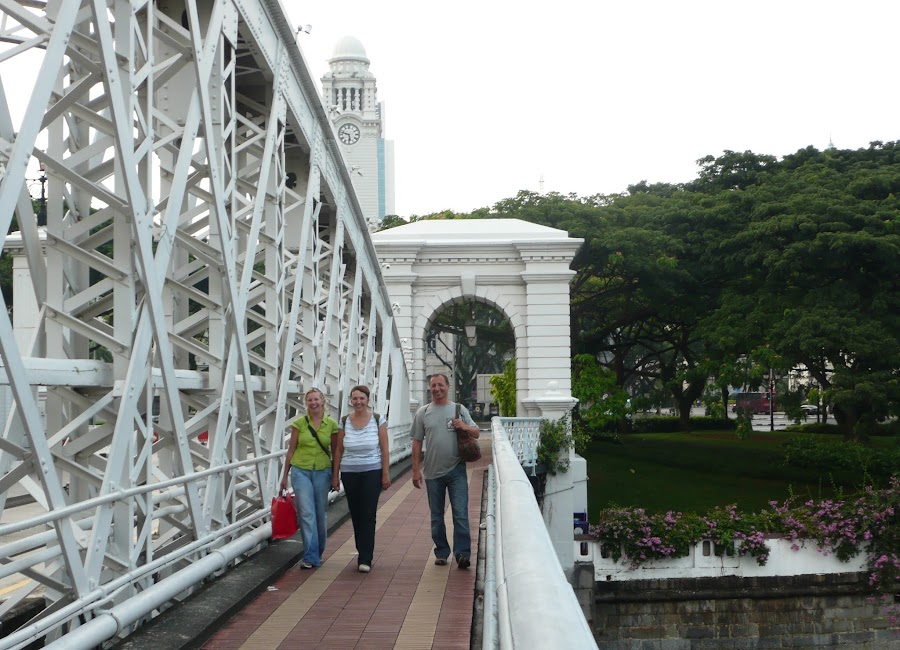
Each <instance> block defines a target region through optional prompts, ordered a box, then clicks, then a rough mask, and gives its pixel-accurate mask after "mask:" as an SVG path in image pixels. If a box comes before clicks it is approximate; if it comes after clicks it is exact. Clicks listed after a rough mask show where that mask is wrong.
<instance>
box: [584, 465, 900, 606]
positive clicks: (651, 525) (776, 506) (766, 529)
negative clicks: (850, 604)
mask: <svg viewBox="0 0 900 650" xmlns="http://www.w3.org/2000/svg"><path fill="white" fill-rule="evenodd" d="M769 505H770V507H769V508H767V509H764V510H763V511H761V512H759V513H742V512H739V511H738V509H737V507H736V506H734V505H730V506H725V507H719V508H714V509H713V510H710V511H709V512H708V513H706V514H705V515H702V516H701V515H696V514H692V513H681V512H671V511H670V512H667V513H665V514H647V513H646V512H645V511H644V510H643V509H641V508H610V509H607V510H603V511H601V512H600V516H599V518H598V521H597V523H595V524H593V525H592V526H591V527H590V533H591V534H592V535H593V536H595V537H596V538H597V539H598V540H601V541H602V545H601V546H602V548H603V549H604V551H605V552H608V553H609V554H610V555H611V556H612V558H613V559H614V560H616V561H618V560H619V559H620V558H622V557H624V558H625V559H626V560H627V561H628V562H629V564H630V566H631V568H633V569H634V568H637V567H639V566H640V565H641V564H643V563H645V562H648V561H650V560H660V559H666V558H677V557H684V556H686V555H688V553H689V552H690V547H691V546H692V545H694V544H697V543H699V542H701V541H703V540H710V541H712V542H713V543H714V544H715V545H716V546H717V547H718V548H719V549H725V550H730V549H732V548H735V547H736V550H737V552H738V554H740V555H750V556H752V557H754V558H756V561H757V562H758V563H759V564H760V565H764V564H765V563H766V562H767V561H768V554H769V547H768V545H767V544H766V539H767V538H770V537H773V536H779V537H783V538H785V539H788V540H791V541H792V542H793V544H792V548H793V549H794V550H798V549H799V548H801V547H802V546H803V545H804V544H809V543H814V544H815V545H816V550H818V551H819V552H820V553H823V554H824V555H829V554H831V553H834V554H835V555H837V557H838V558H839V559H841V560H843V561H845V562H846V561H847V560H849V559H850V558H852V557H855V556H856V555H857V554H859V553H861V552H865V553H866V555H867V558H868V567H869V571H870V575H869V584H871V585H872V586H873V587H875V588H876V589H877V590H878V591H880V592H882V593H891V590H892V589H893V588H894V587H895V586H896V585H897V584H898V582H900V478H898V477H897V476H894V477H893V478H891V480H890V484H889V486H888V487H887V488H884V489H876V488H873V487H867V488H866V489H865V490H863V491H862V492H860V493H859V494H856V495H854V496H853V497H848V498H845V499H843V498H842V499H825V500H821V501H814V500H810V501H806V502H805V503H796V502H795V500H794V499H788V500H787V501H785V502H783V503H778V502H777V501H772V502H771V503H770V504H769Z"/></svg>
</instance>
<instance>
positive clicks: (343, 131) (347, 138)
mask: <svg viewBox="0 0 900 650" xmlns="http://www.w3.org/2000/svg"><path fill="white" fill-rule="evenodd" d="M338 137H339V138H340V139H341V142H343V143H344V144H356V141H357V140H359V127H357V126H356V125H355V124H344V125H343V126H341V128H339V129H338Z"/></svg>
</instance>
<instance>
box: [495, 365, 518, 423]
mask: <svg viewBox="0 0 900 650" xmlns="http://www.w3.org/2000/svg"><path fill="white" fill-rule="evenodd" d="M490 382H491V397H492V398H493V400H494V402H495V403H496V404H497V408H498V409H499V410H500V415H502V416H504V417H515V415H516V360H515V359H509V360H508V361H507V362H506V363H504V364H503V373H501V374H499V375H494V376H493V377H491V379H490Z"/></svg>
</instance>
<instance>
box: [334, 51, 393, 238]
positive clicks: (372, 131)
mask: <svg viewBox="0 0 900 650" xmlns="http://www.w3.org/2000/svg"><path fill="white" fill-rule="evenodd" d="M328 64H329V67H330V69H329V71H328V72H327V73H325V76H323V77H322V100H323V102H324V103H325V107H326V108H327V109H329V111H330V114H331V120H332V122H333V123H334V128H335V131H336V132H337V136H338V140H339V142H340V143H341V147H342V148H343V152H344V160H345V161H346V162H347V168H348V171H349V172H350V177H351V178H352V179H353V187H354V189H355V190H356V195H357V198H358V199H359V204H360V207H362V210H363V214H364V215H365V217H366V221H368V223H369V227H370V229H372V228H375V227H377V226H378V224H380V223H381V220H382V219H384V217H385V216H386V215H389V214H395V209H394V143H393V141H392V140H386V139H385V138H384V132H385V119H384V117H385V116H384V104H383V103H382V102H380V101H378V94H377V88H376V84H375V75H373V74H372V72H371V71H370V70H369V58H368V57H367V56H366V49H365V47H363V44H362V43H361V42H360V41H359V40H358V39H356V38H354V37H353V36H345V37H343V38H342V39H341V40H340V41H338V43H337V45H335V47H334V51H333V52H332V55H331V58H330V59H328Z"/></svg>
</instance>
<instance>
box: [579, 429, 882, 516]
mask: <svg viewBox="0 0 900 650" xmlns="http://www.w3.org/2000/svg"><path fill="white" fill-rule="evenodd" d="M792 435H798V434H791V433H784V432H775V433H755V434H754V435H753V436H752V437H751V438H750V440H739V439H738V438H737V437H736V436H735V435H734V432H731V431H704V432H697V433H675V434H630V435H627V436H623V437H622V444H612V443H599V442H598V443H593V444H592V446H591V448H590V449H589V450H588V452H587V453H586V454H585V458H586V459H587V471H588V507H589V511H590V512H589V517H590V518H591V519H596V517H597V514H598V513H599V511H600V510H602V509H603V508H607V507H610V505H612V504H615V505H619V506H640V507H642V508H645V509H646V510H648V511H651V512H665V511H667V510H676V511H682V512H687V511H693V512H705V511H707V510H709V509H710V508H713V507H715V506H723V505H728V504H731V503H736V504H738V507H739V508H740V509H742V510H759V509H761V508H762V507H764V506H766V505H767V504H768V502H769V501H773V500H775V501H783V500H784V499H786V498H787V497H788V496H790V494H791V493H792V491H793V494H794V495H797V496H801V497H810V496H811V497H814V498H819V497H820V496H833V495H834V494H835V489H836V488H837V489H841V488H843V490H844V491H845V492H847V493H852V492H854V491H856V490H857V489H858V488H859V487H860V486H861V483H862V479H863V477H862V476H857V475H843V476H831V475H825V476H822V475H820V474H819V473H818V472H815V471H813V470H801V469H797V468H793V467H785V466H784V465H783V464H782V452H781V444H782V442H783V441H784V440H785V439H787V438H788V437H790V436H792ZM800 435H806V436H808V435H810V434H808V433H807V434H800ZM827 439H831V440H835V441H837V440H839V437H838V436H827ZM876 444H879V445H884V444H890V445H894V444H897V442H896V440H893V439H886V440H885V439H882V440H879V441H877V442H876Z"/></svg>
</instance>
